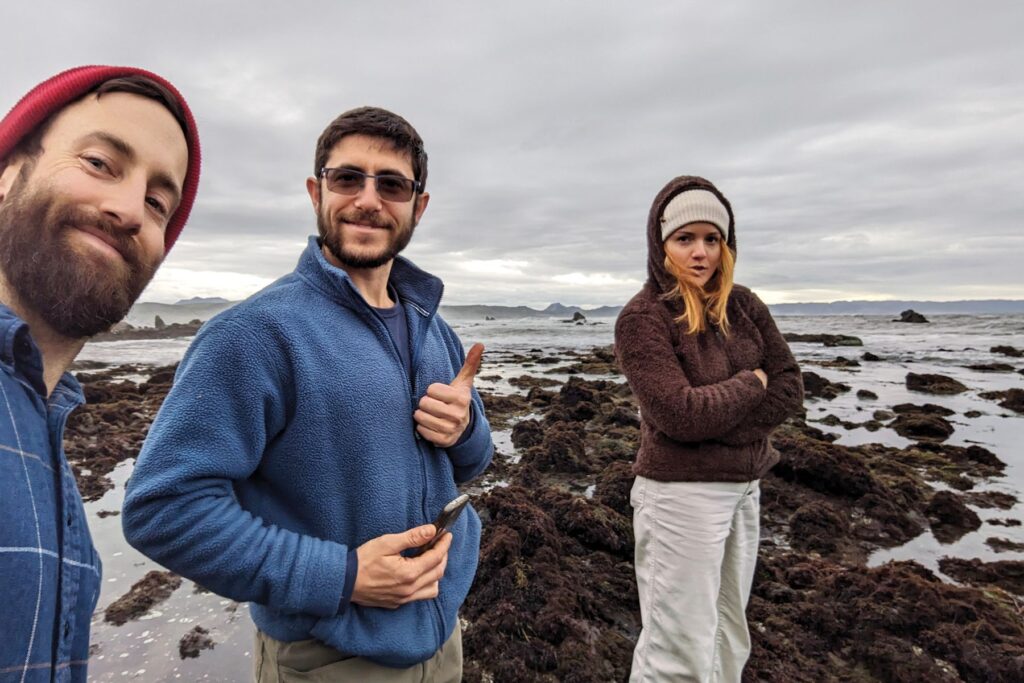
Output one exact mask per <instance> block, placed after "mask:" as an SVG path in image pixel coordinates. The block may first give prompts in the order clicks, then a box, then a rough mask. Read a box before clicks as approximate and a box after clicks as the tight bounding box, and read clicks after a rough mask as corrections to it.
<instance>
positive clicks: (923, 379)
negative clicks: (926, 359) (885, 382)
mask: <svg viewBox="0 0 1024 683" xmlns="http://www.w3.org/2000/svg"><path fill="white" fill-rule="evenodd" d="M906 381H907V389H910V390H911V391H920V392H924V393H926V394H960V393H963V392H965V391H967V387H966V386H964V385H963V384H962V383H961V382H958V381H957V380H955V379H953V378H952V377H947V376H946V375H935V374H927V373H925V374H919V373H916V372H908V373H907V380H906Z"/></svg>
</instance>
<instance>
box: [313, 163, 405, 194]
mask: <svg viewBox="0 0 1024 683" xmlns="http://www.w3.org/2000/svg"><path fill="white" fill-rule="evenodd" d="M320 177H321V178H323V179H324V180H325V181H327V189H328V190H330V191H331V192H335V193H337V194H347V195H353V194H359V193H360V192H362V190H363V187H364V186H365V185H366V179H367V178H373V180H374V184H375V185H376V187H377V194H378V195H380V198H381V199H383V200H384V201H388V202H407V201H409V200H410V199H412V196H413V194H414V193H415V192H417V191H418V190H419V189H420V184H419V181H417V180H411V179H410V178H406V177H404V176H400V175H370V174H369V173H363V172H362V171H357V170H355V169H354V168H326V167H324V168H321V169H320Z"/></svg>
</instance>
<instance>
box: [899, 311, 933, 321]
mask: <svg viewBox="0 0 1024 683" xmlns="http://www.w3.org/2000/svg"><path fill="white" fill-rule="evenodd" d="M893 322H894V323H926V322H928V319H927V318H925V317H924V316H923V315H921V314H920V313H918V312H917V311H915V310H914V309H912V308H908V309H907V310H905V311H903V312H902V313H900V317H899V319H897V320H893Z"/></svg>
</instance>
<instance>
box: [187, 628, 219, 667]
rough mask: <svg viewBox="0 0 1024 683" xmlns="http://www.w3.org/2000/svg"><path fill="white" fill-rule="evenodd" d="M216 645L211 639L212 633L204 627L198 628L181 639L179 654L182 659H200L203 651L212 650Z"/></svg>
mask: <svg viewBox="0 0 1024 683" xmlns="http://www.w3.org/2000/svg"><path fill="white" fill-rule="evenodd" d="M214 645H216V643H214V642H213V638H211V637H210V632H209V631H207V630H206V629H205V628H203V627H202V626H196V627H194V628H193V629H192V630H191V631H189V632H188V633H186V634H185V635H184V636H182V637H181V641H179V643H178V654H179V655H181V658H182V659H185V658H187V657H198V656H199V653H200V652H202V651H203V650H212V649H213V647H214Z"/></svg>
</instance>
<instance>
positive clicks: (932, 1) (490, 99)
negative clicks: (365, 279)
mask: <svg viewBox="0 0 1024 683" xmlns="http://www.w3.org/2000/svg"><path fill="white" fill-rule="evenodd" d="M0 26H2V27H3V59H0V109H2V110H4V111H6V110H7V109H9V108H10V107H11V106H12V105H13V104H14V102H15V101H16V100H17V99H18V98H19V97H20V96H21V95H22V94H24V92H26V91H27V90H28V89H29V88H31V87H32V86H33V85H35V84H36V83H37V82H39V81H40V80H42V79H44V78H46V77H48V76H50V75H52V74H53V73H56V72H57V71H60V70H62V69H64V68H68V67H71V66H77V65H80V64H86V63H105V64H128V65H133V66H141V67H144V68H148V69H151V70H153V71H155V72H157V73H159V74H161V75H163V76H165V77H166V78H167V79H168V80H170V81H171V82H173V83H174V84H175V85H176V86H177V87H178V88H179V89H180V90H181V91H182V92H183V93H184V95H185V97H186V98H187V99H188V102H189V105H190V106H191V108H192V111H193V113H194V114H195V116H196V119H197V121H198V124H199V129H200V139H201V142H202V146H203V157H204V158H203V171H202V178H201V181H200V190H199V196H198V198H197V201H196V205H195V208H194V210H193V213H192V218H191V219H190V221H189V223H188V225H187V226H186V228H185V231H184V233H183V234H182V237H181V238H180V239H179V241H178V243H177V245H176V246H175V248H174V250H173V251H172V252H171V254H170V256H169V257H168V259H167V260H166V261H165V264H164V266H163V267H162V269H161V271H160V273H159V274H158V276H157V277H156V279H154V281H153V283H152V284H151V285H150V287H149V289H148V290H147V292H146V293H144V294H143V297H142V299H143V300H149V301H175V300H177V299H179V298H187V297H192V296H224V297H226V298H229V299H238V298H243V297H245V296H246V295H248V294H250V293H252V292H253V291H255V290H257V289H259V288H260V287H262V286H263V285H265V284H267V283H269V282H271V281H272V280H274V279H276V278H277V277H279V276H281V275H283V274H285V273H287V272H289V271H290V270H291V269H292V268H293V267H294V265H295V262H296V259H297V257H298V255H299V253H300V251H301V250H302V249H303V247H304V245H305V240H306V236H307V235H309V234H311V233H313V232H315V230H316V227H315V223H314V216H313V212H312V208H311V207H310V204H309V200H308V197H307V195H306V192H305V187H304V182H305V179H306V177H307V176H308V175H310V174H311V172H312V165H313V148H314V145H315V142H316V138H317V136H318V135H319V134H320V131H321V130H322V129H323V128H324V127H325V126H326V124H327V123H328V122H329V121H330V120H331V119H332V118H333V117H334V116H336V115H337V114H339V113H341V112H342V111H344V110H346V109H350V108H352V107H355V106H359V105H364V104H370V105H377V106H382V107H385V108H388V109H391V110H393V111H395V112H397V113H399V114H401V115H402V116H404V117H405V118H407V119H408V120H409V121H410V122H412V124H413V125H414V126H415V127H416V128H417V129H418V130H419V132H420V134H421V135H422V136H423V138H424V140H425V142H426V147H427V152H428V154H429V156H430V178H429V187H428V189H429V190H430V193H431V196H432V198H431V202H430V206H429V207H428V210H427V212H426V214H425V215H424V217H423V220H422V222H421V223H420V226H419V227H418V228H417V231H416V234H415V236H414V237H413V241H412V244H411V245H410V247H409V248H408V249H407V250H406V252H405V254H406V255H407V256H409V257H410V258H412V259H413V260H414V261H416V262H417V263H418V264H419V265H420V266H421V267H423V268H425V269H427V270H429V271H431V272H433V273H435V274H437V275H439V276H440V277H442V278H443V279H444V280H445V282H446V290H445V291H446V294H445V302H446V303H448V304H469V303H494V304H528V305H534V306H543V305H546V304H548V303H550V302H552V301H560V302H562V303H566V304H578V305H585V306H588V305H599V304H620V303H623V302H624V301H625V300H627V299H628V298H629V297H630V296H631V295H632V294H633V293H634V292H635V291H636V290H637V289H638V288H639V286H640V285H641V284H642V281H643V279H644V277H645V273H644V268H645V258H646V256H645V253H646V242H645V234H644V233H645V223H646V217H647V212H648V210H649V208H650V203H651V201H652V200H653V198H654V195H655V194H656V193H657V192H658V190H659V189H660V188H661V187H662V186H663V185H664V184H665V182H667V181H668V180H669V179H670V178H672V177H674V176H676V175H680V174H684V173H693V174H699V175H704V176H705V177H707V178H709V179H711V180H713V181H714V182H715V183H716V184H717V185H718V186H719V187H720V188H721V189H722V190H723V192H725V194H726V195H727V196H728V197H729V198H730V200H731V201H732V203H733V206H734V208H735V211H736V217H737V236H738V241H739V261H738V266H737V280H738V281H739V282H741V283H744V284H747V285H749V286H751V287H752V288H754V289H755V291H757V292H759V293H760V294H761V295H762V297H763V298H764V299H765V300H766V301H768V302H771V303H778V302H794V301H832V300H837V299H853V298H868V299H888V298H899V299H930V300H946V299H978V298H1024V268H1022V263H1021V261H1022V259H1024V230H1022V228H1024V225H1022V217H1024V39H1022V38H1021V35H1022V33H1024V4H1022V3H1020V2H1017V1H1005V2H985V3H966V2H946V1H939V2H937V1H936V0H927V1H919V2H918V1H915V2H898V3H891V2H863V3H849V2H847V3H839V2H809V1H808V2H780V1H773V2H755V1H753V0H751V1H750V2H717V3H710V2H699V3H698V2H639V1H637V2H631V3H628V4H627V3H625V2H623V3H611V2H606V3H600V2H552V1H547V0H546V1H539V0H517V1H516V2H502V3H490V2H420V3H413V2H402V1H399V0H396V1H394V2H390V3H386V2H374V3H365V2H364V3H343V2H303V1H301V0H297V1H296V2H291V3H273V5H272V6H271V3H258V2H203V3H199V2H182V1H179V2H174V3H170V2H164V3H153V2H138V1H131V2H127V1H125V2H102V1H101V2H66V3H52V2H31V3H8V2H4V3H3V5H2V8H0Z"/></svg>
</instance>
